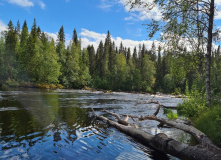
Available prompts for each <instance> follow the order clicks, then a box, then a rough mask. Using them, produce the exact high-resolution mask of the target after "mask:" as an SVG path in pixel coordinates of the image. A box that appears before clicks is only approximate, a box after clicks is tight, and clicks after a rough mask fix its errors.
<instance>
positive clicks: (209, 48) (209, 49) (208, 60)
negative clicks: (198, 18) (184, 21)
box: [205, 0, 214, 106]
mask: <svg viewBox="0 0 221 160" xmlns="http://www.w3.org/2000/svg"><path fill="white" fill-rule="evenodd" d="M213 20H214V0H211V2H210V11H209V27H208V42H207V53H206V77H205V83H206V103H207V105H208V106H210V103H211V90H210V69H211V52H212V42H213Z"/></svg>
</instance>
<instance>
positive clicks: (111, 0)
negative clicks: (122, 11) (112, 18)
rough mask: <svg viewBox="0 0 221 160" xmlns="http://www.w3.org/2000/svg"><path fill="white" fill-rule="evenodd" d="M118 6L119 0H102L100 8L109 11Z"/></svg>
mask: <svg viewBox="0 0 221 160" xmlns="http://www.w3.org/2000/svg"><path fill="white" fill-rule="evenodd" d="M116 4H118V0H101V3H100V5H99V8H101V9H103V10H105V11H109V10H110V8H111V7H113V6H114V5H116Z"/></svg>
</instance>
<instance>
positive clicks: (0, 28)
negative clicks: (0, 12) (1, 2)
mask: <svg viewBox="0 0 221 160" xmlns="http://www.w3.org/2000/svg"><path fill="white" fill-rule="evenodd" d="M6 29H7V25H6V24H4V23H3V22H2V21H1V20H0V32H2V31H5V30H6Z"/></svg>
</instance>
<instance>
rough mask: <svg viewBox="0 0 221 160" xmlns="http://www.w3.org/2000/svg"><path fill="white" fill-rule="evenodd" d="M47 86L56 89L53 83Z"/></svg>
mask: <svg viewBox="0 0 221 160" xmlns="http://www.w3.org/2000/svg"><path fill="white" fill-rule="evenodd" d="M49 88H50V89H56V88H57V86H56V85H54V84H50V85H49Z"/></svg>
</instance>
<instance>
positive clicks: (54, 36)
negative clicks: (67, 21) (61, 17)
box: [45, 32, 58, 41]
mask: <svg viewBox="0 0 221 160" xmlns="http://www.w3.org/2000/svg"><path fill="white" fill-rule="evenodd" d="M45 33H46V35H47V36H48V38H49V39H50V40H51V39H52V38H53V39H54V41H56V40H57V38H58V36H57V33H50V32H45Z"/></svg>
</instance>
